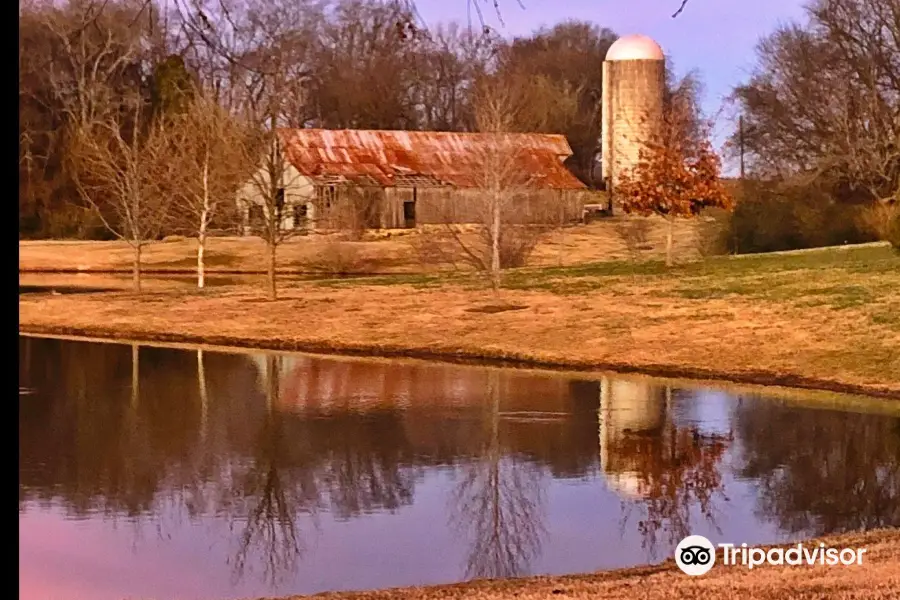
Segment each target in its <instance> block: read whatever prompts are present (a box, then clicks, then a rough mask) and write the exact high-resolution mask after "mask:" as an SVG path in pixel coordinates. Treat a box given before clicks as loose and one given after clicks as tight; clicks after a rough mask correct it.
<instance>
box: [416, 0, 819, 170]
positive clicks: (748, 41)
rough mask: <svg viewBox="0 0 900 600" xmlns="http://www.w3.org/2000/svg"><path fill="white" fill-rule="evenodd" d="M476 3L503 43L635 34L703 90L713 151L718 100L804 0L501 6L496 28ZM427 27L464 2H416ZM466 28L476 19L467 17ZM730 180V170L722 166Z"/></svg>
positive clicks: (726, 124) (534, 0)
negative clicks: (560, 35) (589, 25)
mask: <svg viewBox="0 0 900 600" xmlns="http://www.w3.org/2000/svg"><path fill="white" fill-rule="evenodd" d="M477 1H480V2H482V6H483V9H482V10H483V12H484V14H485V21H486V24H488V25H490V26H491V27H493V28H495V29H496V30H497V31H498V32H500V33H501V34H503V35H506V36H516V35H527V34H529V33H531V32H532V31H534V30H535V29H538V28H539V27H541V26H543V25H547V26H552V25H553V24H555V23H558V22H560V21H564V20H568V19H577V20H583V21H590V22H593V23H595V24H597V25H599V26H601V27H608V28H610V29H612V30H613V31H614V32H616V33H617V34H619V35H628V34H631V33H640V34H644V35H648V36H650V37H652V38H653V39H655V40H656V41H657V42H658V43H659V44H660V46H662V48H663V51H664V52H665V53H666V55H667V56H669V57H670V59H671V60H672V66H673V67H674V69H675V72H676V74H678V75H683V74H684V73H686V72H688V71H690V70H692V69H696V70H697V71H698V72H699V74H700V78H701V80H702V81H703V83H704V87H705V97H704V103H703V108H704V111H705V112H706V113H707V115H708V116H711V117H712V116H715V115H717V114H718V115H720V116H719V118H718V119H717V120H716V127H715V131H714V139H713V142H714V143H715V144H716V146H717V147H720V146H721V145H722V144H723V143H724V141H725V138H726V136H727V135H728V134H729V133H730V132H731V131H732V130H733V128H734V126H735V125H734V123H733V119H732V118H731V117H730V116H729V115H727V114H723V113H721V111H720V109H721V107H722V105H723V100H724V98H725V97H726V96H727V95H728V94H729V93H730V91H731V90H732V89H733V88H734V86H736V85H738V84H740V83H741V82H743V81H745V80H746V79H747V78H748V74H749V73H750V71H751V70H752V68H753V64H754V60H755V53H754V49H755V47H756V44H757V42H758V41H759V39H760V38H762V37H764V36H765V35H767V34H769V33H770V32H772V31H773V30H774V29H775V28H776V27H777V26H778V25H779V24H783V23H787V22H790V21H792V20H800V21H803V20H805V19H804V13H803V5H804V4H805V1H804V0H754V1H753V2H746V1H743V2H742V1H740V0H689V2H688V4H687V6H686V7H685V9H684V12H682V13H681V14H680V15H679V16H678V17H677V18H674V19H673V18H672V14H673V13H674V12H675V10H677V8H678V6H679V5H680V4H681V2H680V0H522V4H524V8H522V6H520V5H519V4H518V3H517V0H500V6H501V15H502V17H503V24H501V23H500V21H499V20H498V18H497V16H496V13H495V12H494V11H493V9H492V8H491V2H492V0H488V1H487V2H486V1H485V0H477ZM416 6H417V8H418V10H419V13H420V15H421V17H422V19H423V20H424V21H425V23H426V24H427V25H429V26H431V25H434V24H436V23H438V22H442V21H459V22H461V23H465V22H466V20H467V18H468V14H469V13H468V11H467V0H416ZM471 20H472V22H473V25H475V26H477V25H479V23H478V18H477V15H476V13H475V12H474V10H472V11H471ZM725 166H726V169H725V170H726V173H727V174H733V172H734V169H735V165H734V164H728V163H727V164H726V165H725Z"/></svg>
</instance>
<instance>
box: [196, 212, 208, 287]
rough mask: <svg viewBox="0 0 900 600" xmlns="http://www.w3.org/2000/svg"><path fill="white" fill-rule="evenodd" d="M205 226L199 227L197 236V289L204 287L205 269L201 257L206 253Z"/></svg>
mask: <svg viewBox="0 0 900 600" xmlns="http://www.w3.org/2000/svg"><path fill="white" fill-rule="evenodd" d="M205 229H206V225H205V224H201V225H200V235H198V236H197V287H198V288H199V289H201V290H202V289H203V287H204V286H205V285H206V269H205V268H204V264H203V255H204V253H205V251H206V231H204V230H205Z"/></svg>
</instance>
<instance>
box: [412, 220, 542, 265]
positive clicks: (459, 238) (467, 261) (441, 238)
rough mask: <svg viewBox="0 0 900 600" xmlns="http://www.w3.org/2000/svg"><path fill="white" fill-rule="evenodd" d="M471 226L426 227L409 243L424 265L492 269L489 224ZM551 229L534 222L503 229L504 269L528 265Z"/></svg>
mask: <svg viewBox="0 0 900 600" xmlns="http://www.w3.org/2000/svg"><path fill="white" fill-rule="evenodd" d="M475 229H476V230H475V231H471V230H470V228H469V227H467V226H460V225H449V226H445V227H434V228H431V227H429V228H422V229H421V230H420V231H419V232H418V234H417V235H416V236H415V237H414V238H412V239H411V240H410V241H409V243H410V245H411V246H412V249H413V252H414V253H415V254H416V256H417V257H418V259H419V262H421V263H422V264H424V265H452V266H454V267H459V266H460V265H466V266H469V267H471V268H473V269H475V270H477V271H487V270H490V266H491V242H492V238H491V232H490V230H489V229H488V228H487V227H476V228H475ZM548 230H549V228H546V227H538V226H533V225H529V226H526V225H505V226H504V227H503V228H502V229H501V230H500V268H501V269H512V268H516V267H524V266H525V265H526V264H527V263H528V259H529V258H530V257H531V254H532V252H534V249H535V248H536V247H537V245H538V243H539V242H540V241H541V239H542V238H543V236H544V235H545V234H546V233H547V231H548Z"/></svg>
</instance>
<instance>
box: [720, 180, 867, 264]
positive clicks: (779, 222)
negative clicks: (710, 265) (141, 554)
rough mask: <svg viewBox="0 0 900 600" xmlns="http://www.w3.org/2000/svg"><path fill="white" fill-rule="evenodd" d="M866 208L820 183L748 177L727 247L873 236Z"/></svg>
mask: <svg viewBox="0 0 900 600" xmlns="http://www.w3.org/2000/svg"><path fill="white" fill-rule="evenodd" d="M863 211H864V208H863V207H861V206H858V205H848V204H842V203H839V202H835V201H834V200H833V198H832V197H831V195H830V194H829V193H828V192H827V191H825V190H823V189H822V188H818V187H814V186H786V185H776V184H767V183H761V182H751V181H747V182H745V189H744V190H743V191H742V193H741V200H740V201H739V202H738V203H737V205H736V206H735V209H734V212H733V213H732V214H731V215H730V218H729V219H728V227H727V231H728V249H729V250H730V251H731V252H736V253H751V252H776V251H780V250H798V249H801V248H816V247H821V246H837V245H841V244H859V243H864V242H872V241H875V240H877V239H878V238H877V236H876V235H874V234H873V233H872V232H871V231H870V230H868V229H867V228H866V227H865V226H862V225H861V215H862V214H863Z"/></svg>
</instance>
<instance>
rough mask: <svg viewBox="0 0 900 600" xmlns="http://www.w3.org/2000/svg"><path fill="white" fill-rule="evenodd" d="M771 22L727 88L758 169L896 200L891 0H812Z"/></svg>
mask: <svg viewBox="0 0 900 600" xmlns="http://www.w3.org/2000/svg"><path fill="white" fill-rule="evenodd" d="M807 14H808V15H809V17H810V19H809V23H808V24H803V25H800V24H789V25H785V26H783V27H780V28H779V29H778V30H777V31H775V32H774V33H773V34H772V35H770V36H769V37H767V38H765V39H763V40H762V41H761V42H760V44H759V46H758V48H757V57H758V66H757V69H756V71H755V73H754V74H753V76H752V77H751V79H750V81H749V82H748V83H747V84H745V85H743V86H740V87H738V88H737V89H736V90H735V98H736V100H737V103H738V105H739V107H740V110H741V113H742V115H743V118H744V128H743V136H742V139H741V140H739V139H737V137H735V139H733V140H732V146H733V147H734V148H739V147H740V142H741V141H743V144H744V147H745V148H746V151H747V153H748V160H749V162H750V166H751V168H752V169H753V171H755V172H756V174H758V175H762V176H766V177H775V178H778V179H782V180H789V181H794V182H796V183H799V184H800V185H803V186H807V187H808V186H812V185H824V186H826V187H830V188H831V190H832V192H831V196H832V197H833V198H835V199H837V200H839V201H843V202H853V203H857V202H862V203H870V202H878V201H880V202H882V203H890V202H896V201H897V200H898V198H900V118H898V114H900V58H898V57H900V0H814V1H812V2H810V3H809V4H808V5H807Z"/></svg>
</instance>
